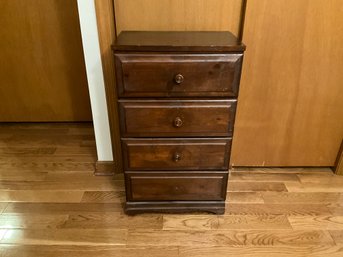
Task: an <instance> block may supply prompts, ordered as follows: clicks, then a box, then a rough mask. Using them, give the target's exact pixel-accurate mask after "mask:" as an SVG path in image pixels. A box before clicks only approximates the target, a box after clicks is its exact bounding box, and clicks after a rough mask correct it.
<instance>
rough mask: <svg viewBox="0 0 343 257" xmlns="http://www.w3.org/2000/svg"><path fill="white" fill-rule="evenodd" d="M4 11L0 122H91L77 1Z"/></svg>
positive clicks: (10, 6) (18, 3)
mask: <svg viewBox="0 0 343 257" xmlns="http://www.w3.org/2000/svg"><path fill="white" fill-rule="evenodd" d="M0 9H1V10H2V15H1V17H0V23H1V24H2V26H1V29H0V38H1V41H0V55H1V61H0V84H1V87H0V121H89V120H91V108H90V101H89V93H88V86H87V85H88V84H87V78H86V71H85V64H84V57H83V52H82V43H81V32H80V25H79V19H78V11H77V4H76V0H73V1H63V0H48V1H46V0H38V1H37V0H13V1H1V2H0Z"/></svg>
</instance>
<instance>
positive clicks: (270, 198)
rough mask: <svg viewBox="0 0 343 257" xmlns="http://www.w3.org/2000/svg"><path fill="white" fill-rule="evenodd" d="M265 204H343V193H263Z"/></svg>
mask: <svg viewBox="0 0 343 257" xmlns="http://www.w3.org/2000/svg"><path fill="white" fill-rule="evenodd" d="M260 194H261V197H262V199H263V200H264V202H265V203H279V204H282V203H286V204H291V203H293V204H300V203H303V204H330V203H342V202H343V193H337V192H278V193H275V192H261V193H260Z"/></svg>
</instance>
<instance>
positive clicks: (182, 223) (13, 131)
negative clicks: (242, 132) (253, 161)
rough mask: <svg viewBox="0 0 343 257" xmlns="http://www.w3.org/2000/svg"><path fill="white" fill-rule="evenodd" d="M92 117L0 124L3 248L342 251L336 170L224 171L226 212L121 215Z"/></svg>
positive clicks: (127, 256) (341, 199)
mask: <svg viewBox="0 0 343 257" xmlns="http://www.w3.org/2000/svg"><path fill="white" fill-rule="evenodd" d="M95 160H96V152H95V143H94V135H93V128H92V125H91V124H84V123H83V124H63V123H62V124H32V125H28V124H2V125H0V256H6V257H12V256H13V257H14V256H15V257H17V256H25V257H54V256H56V257H57V256H58V257H59V256H67V257H68V256H70V257H71V256H72V257H78V256H82V257H93V256H100V257H104V256H106V257H107V256H120V257H133V256H134V257H136V256H142V257H169V256H170V257H171V256H173V257H175V256H176V257H178V256H179V257H188V256H192V257H208V256H214V257H224V256H225V257H230V256H235V257H236V256H254V257H255V256H263V257H264V256H278V257H280V256H343V177H340V176H336V175H334V174H333V173H332V171H331V170H328V169H313V168H312V169H280V168H278V169H276V168H273V169H267V168H265V169H248V168H246V169H239V170H238V169H236V170H232V171H231V175H230V180H229V186H228V198H227V211H226V213H225V215H213V214H206V213H190V214H182V215H181V214H178V215H175V214H174V215H171V214H143V215H137V216H126V215H125V214H124V213H123V210H122V203H123V201H124V197H125V194H124V186H123V176H122V174H119V175H116V176H115V177H94V176H93V172H94V161H95Z"/></svg>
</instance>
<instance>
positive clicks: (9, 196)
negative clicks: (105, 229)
mask: <svg viewBox="0 0 343 257" xmlns="http://www.w3.org/2000/svg"><path fill="white" fill-rule="evenodd" d="M83 194H84V191H60V190H0V202H38V203H44V202H45V203H47V202H49V203H79V202H80V201H81V199H82V196H83Z"/></svg>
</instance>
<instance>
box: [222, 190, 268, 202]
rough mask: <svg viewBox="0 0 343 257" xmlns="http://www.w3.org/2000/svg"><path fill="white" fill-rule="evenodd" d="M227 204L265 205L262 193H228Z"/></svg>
mask: <svg viewBox="0 0 343 257" xmlns="http://www.w3.org/2000/svg"><path fill="white" fill-rule="evenodd" d="M226 202H227V203H264V200H263V198H262V196H261V192H228V193H227V196H226Z"/></svg>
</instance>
